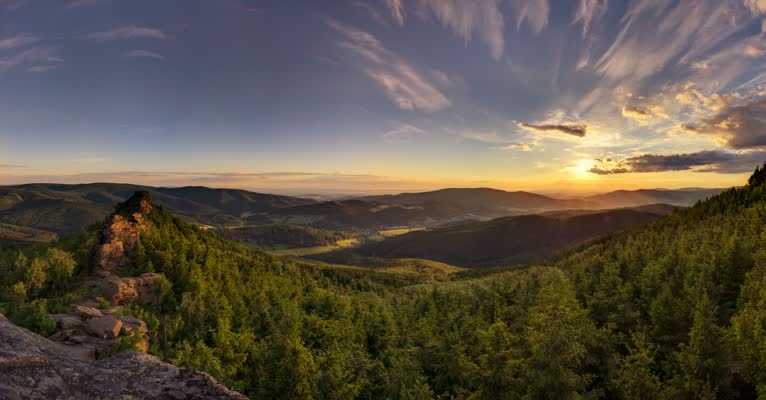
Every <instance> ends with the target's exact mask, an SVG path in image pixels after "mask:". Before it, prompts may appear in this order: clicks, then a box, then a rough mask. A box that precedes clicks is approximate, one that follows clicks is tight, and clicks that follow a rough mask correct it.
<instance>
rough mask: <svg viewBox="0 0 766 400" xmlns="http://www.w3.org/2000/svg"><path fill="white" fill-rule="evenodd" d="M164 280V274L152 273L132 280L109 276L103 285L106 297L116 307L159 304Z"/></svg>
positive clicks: (131, 278)
mask: <svg viewBox="0 0 766 400" xmlns="http://www.w3.org/2000/svg"><path fill="white" fill-rule="evenodd" d="M163 278H164V276H163V275H162V274H155V273H151V272H149V273H145V274H142V275H141V276H139V277H130V278H120V277H117V276H113V275H112V276H107V277H106V278H104V281H103V285H102V288H103V293H104V297H106V299H107V300H109V301H111V302H112V304H114V305H119V304H127V303H140V304H157V302H159V301H160V294H161V293H160V290H161V288H160V282H161V281H162V280H163Z"/></svg>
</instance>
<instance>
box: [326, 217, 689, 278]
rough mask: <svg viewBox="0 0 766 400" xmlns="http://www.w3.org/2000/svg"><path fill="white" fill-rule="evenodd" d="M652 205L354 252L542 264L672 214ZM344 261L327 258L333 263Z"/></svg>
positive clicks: (458, 228) (478, 226) (414, 235)
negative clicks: (541, 262) (586, 243)
mask: <svg viewBox="0 0 766 400" xmlns="http://www.w3.org/2000/svg"><path fill="white" fill-rule="evenodd" d="M675 208H676V207H674V206H671V205H652V206H645V207H637V208H633V209H616V210H607V211H561V212H551V213H546V214H533V215H521V216H513V217H503V218H498V219H493V220H491V221H484V222H481V221H474V222H467V223H463V224H450V225H449V226H446V227H442V228H436V229H431V230H426V231H416V232H411V233H407V234H404V235H401V236H396V237H393V238H389V239H386V240H384V241H381V242H372V243H369V244H367V245H365V246H362V247H360V248H358V249H355V250H353V251H354V252H355V253H357V254H361V255H363V256H367V257H377V258H425V259H429V260H436V261H441V262H445V263H448V264H453V265H459V266H466V267H478V266H499V265H512V264H518V263H528V262H537V261H542V260H543V259H544V258H546V257H549V256H551V255H553V254H555V253H557V252H559V251H561V250H564V249H567V248H571V247H573V246H576V245H578V244H581V243H583V242H586V241H588V240H592V239H595V238H598V237H602V236H606V235H609V234H612V233H615V232H618V231H622V230H625V229H627V228H630V227H634V226H638V225H643V224H646V223H648V222H651V221H654V220H656V219H658V218H660V217H662V216H664V215H667V214H669V213H671V212H672V211H673V210H674V209H675ZM338 256H342V255H336V256H333V255H329V258H327V257H325V258H326V259H329V260H333V261H338V262H341V261H343V260H339V259H334V258H333V257H336V258H337V257H338Z"/></svg>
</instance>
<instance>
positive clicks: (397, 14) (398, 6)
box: [385, 0, 407, 26]
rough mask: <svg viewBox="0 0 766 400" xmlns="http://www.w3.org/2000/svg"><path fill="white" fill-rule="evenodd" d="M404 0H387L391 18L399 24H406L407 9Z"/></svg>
mask: <svg viewBox="0 0 766 400" xmlns="http://www.w3.org/2000/svg"><path fill="white" fill-rule="evenodd" d="M402 1H403V0H385V2H386V6H388V10H389V11H390V12H391V18H393V19H394V22H396V23H397V24H398V25H399V26H401V25H404V19H405V17H406V15H407V14H406V11H405V10H404V3H402Z"/></svg>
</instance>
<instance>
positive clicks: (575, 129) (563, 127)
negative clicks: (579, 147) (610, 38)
mask: <svg viewBox="0 0 766 400" xmlns="http://www.w3.org/2000/svg"><path fill="white" fill-rule="evenodd" d="M518 125H519V126H520V127H521V128H524V129H527V130H531V131H534V132H558V133H564V134H567V135H571V136H576V137H585V135H586V134H587V133H588V127H587V125H585V124H531V123H527V122H520V123H519V124H518Z"/></svg>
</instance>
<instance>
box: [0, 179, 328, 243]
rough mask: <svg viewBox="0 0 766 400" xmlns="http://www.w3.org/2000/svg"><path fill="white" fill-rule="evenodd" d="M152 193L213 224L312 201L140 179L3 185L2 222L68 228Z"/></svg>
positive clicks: (57, 229)
mask: <svg viewBox="0 0 766 400" xmlns="http://www.w3.org/2000/svg"><path fill="white" fill-rule="evenodd" d="M138 190H143V191H148V192H149V193H151V195H152V197H153V198H154V199H155V202H156V203H157V204H159V205H161V206H164V207H166V208H167V209H168V210H170V211H172V212H174V213H176V214H178V215H182V216H184V217H187V218H190V219H192V220H194V221H197V222H201V223H209V224H219V223H226V222H230V221H239V220H240V218H242V217H243V216H245V217H247V216H249V215H251V214H255V213H268V212H272V211H274V210H276V209H279V208H283V207H290V206H298V205H304V204H311V203H313V202H314V201H313V200H306V199H301V198H296V197H289V196H277V195H272V194H263V193H254V192H248V191H244V190H235V189H211V188H206V187H199V186H195V187H181V188H154V187H148V186H139V185H127V184H114V183H93V184H83V185H62V184H29V185H18V186H3V187H0V222H2V223H7V224H13V225H19V226H24V227H30V228H35V229H40V230H44V231H48V232H53V233H56V234H70V233H75V232H79V231H81V230H82V229H83V228H84V227H86V226H88V225H90V224H93V223H96V222H99V221H101V220H102V219H103V218H104V216H106V215H107V214H109V212H111V211H112V209H113V206H114V204H115V203H118V202H121V201H123V200H125V199H127V198H128V197H129V196H130V195H132V194H133V193H134V192H135V191H138Z"/></svg>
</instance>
